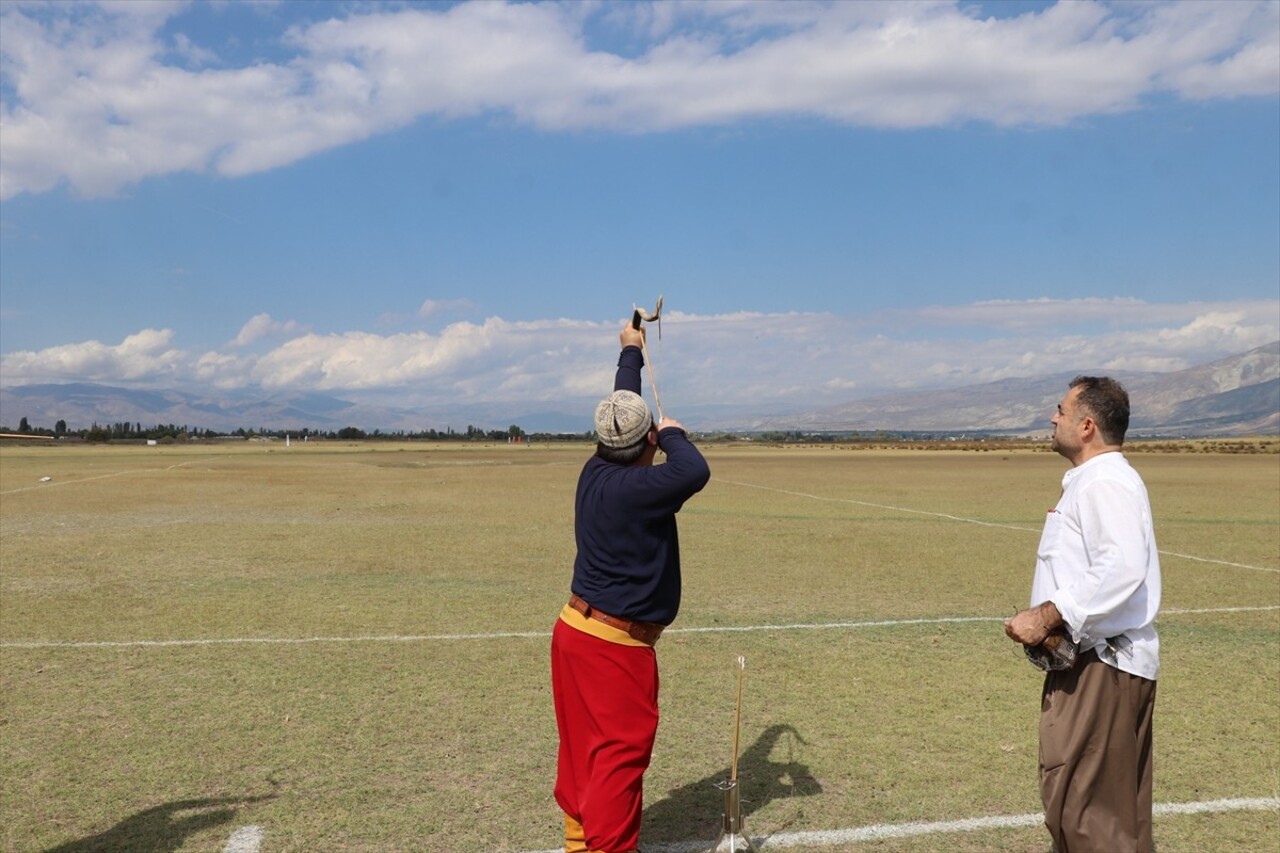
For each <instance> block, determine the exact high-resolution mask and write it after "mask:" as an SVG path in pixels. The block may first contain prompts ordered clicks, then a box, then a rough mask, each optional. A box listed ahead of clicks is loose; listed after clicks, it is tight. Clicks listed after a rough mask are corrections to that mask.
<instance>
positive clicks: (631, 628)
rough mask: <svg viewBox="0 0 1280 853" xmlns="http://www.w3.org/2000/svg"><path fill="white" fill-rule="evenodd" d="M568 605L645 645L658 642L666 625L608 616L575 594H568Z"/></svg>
mask: <svg viewBox="0 0 1280 853" xmlns="http://www.w3.org/2000/svg"><path fill="white" fill-rule="evenodd" d="M569 606H570V607H572V608H573V609H574V610H576V611H578V612H579V613H581V614H582V615H583V616H586V617H587V618H588V619H595V620H596V621H597V622H603V623H604V624H606V625H608V626H609V627H610V628H617V629H618V630H619V631H626V632H627V636H629V637H630V638H631V639H633V640H639V641H640V642H642V643H644V644H645V645H649V646H652V645H653V644H654V643H656V642H658V637H659V636H661V634H662V629H663V628H665V627H667V626H666V625H659V624H658V623H656V622H634V621H632V620H630V619H623V618H622V617H620V616H610V615H609V614H608V613H604V612H602V611H599V610H596V609H595V608H594V607H592V606H591V605H590V604H587V603H586V602H585V601H583V600H582V599H581V598H578V596H577V595H570V596H569Z"/></svg>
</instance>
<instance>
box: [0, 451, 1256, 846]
mask: <svg viewBox="0 0 1280 853" xmlns="http://www.w3.org/2000/svg"><path fill="white" fill-rule="evenodd" d="M587 452H588V451H587V450H586V449H585V448H583V447H572V448H546V447H525V448H508V447H504V446H494V447H490V448H466V449H462V448H457V447H447V446H446V447H438V446H423V445H354V444H353V445H347V444H339V443H329V444H323V445H311V446H306V447H299V446H297V445H295V446H294V447H293V448H291V449H290V450H288V451H285V449H284V448H283V447H282V446H280V445H252V446H249V445H246V446H239V447H228V446H220V447H216V448H212V449H210V448H200V447H195V446H187V447H182V446H174V447H165V448H140V447H134V448H112V447H106V448H88V447H61V446H57V447H48V446H45V447H13V446H6V447H3V448H0V536H2V540H0V541H2V545H0V640H2V641H3V642H5V643H7V644H13V643H22V642H32V641H48V642H77V641H79V642H100V641H107V642H126V643H127V642H134V641H165V640H173V639H177V640H213V641H222V640H227V639H235V638H258V639H265V638H280V639H304V638H315V637H327V638H345V639H346V640H347V641H342V642H339V641H333V642H312V643H286V644H263V643H235V644H229V643H222V642H216V643H213V644H208V645H159V646H139V645H128V646H106V647H102V646H96V647H50V646H41V647H37V648H23V647H17V646H14V645H6V646H5V647H3V648H0V688H2V689H3V695H2V698H0V767H3V770H2V771H0V772H2V773H3V779H2V781H0V813H2V814H3V816H4V820H3V827H4V828H3V834H0V849H3V850H6V851H24V853H25V851H50V850H58V851H60V853H87V851H90V850H133V851H136V850H142V851H159V850H165V851H171V850H190V851H195V850H221V849H222V846H223V845H224V844H225V842H226V839H227V838H228V837H229V835H230V834H231V832H232V831H233V830H234V829H235V828H236V827H239V826H243V825H246V824H257V825H259V826H261V827H263V829H264V831H265V833H266V839H265V841H264V843H263V851H264V853H275V851H286V850H287V851H316V850H325V851H398V850H405V851H409V850H423V851H441V853H488V852H489V851H523V850H542V849H547V848H550V847H553V846H554V845H555V844H556V842H557V833H558V831H559V816H558V813H557V811H556V808H555V805H554V802H553V801H552V799H551V796H550V786H551V781H552V775H553V772H554V749H555V730H554V720H553V717H552V713H551V701H550V691H549V686H548V672H547V668H548V663H547V659H548V654H547V645H548V635H549V631H550V626H551V622H552V620H553V619H554V614H555V613H556V612H557V610H558V608H559V606H560V604H561V603H562V601H563V598H564V597H565V594H566V592H567V585H568V579H569V572H570V564H571V561H572V556H573V553H572V548H573V543H572V521H573V519H572V498H573V488H574V483H575V481H576V477H577V472H578V469H579V467H580V465H581V462H582V460H583V458H584V456H585V454H586V453H587ZM707 454H708V458H709V460H710V462H711V465H712V471H713V480H712V482H711V484H710V485H709V486H708V487H707V489H706V491H705V492H704V493H703V494H702V495H700V496H698V497H697V498H695V499H694V500H693V501H692V502H690V504H689V505H688V506H687V507H686V509H685V511H684V513H683V514H682V516H681V535H682V544H683V548H684V554H685V600H684V606H683V609H682V612H681V616H680V619H679V620H678V622H677V625H676V628H677V629H679V630H674V631H672V632H669V633H668V634H667V635H666V636H665V637H664V638H663V640H662V642H661V644H660V646H659V656H660V659H661V662H662V677H663V694H662V709H663V722H662V727H661V730H660V732H659V739H658V747H657V755H656V757H655V763H654V767H653V769H652V770H651V772H650V774H649V776H648V777H647V802H648V807H647V809H646V816H645V830H644V835H643V840H644V841H645V843H647V844H649V845H650V846H655V847H656V846H660V845H664V844H667V843H669V842H670V843H675V842H685V841H689V840H692V839H699V838H705V839H707V840H708V841H709V840H710V838H711V837H712V836H713V835H714V833H715V832H716V831H717V830H718V827H719V809H720V796H721V795H720V794H719V792H718V791H716V790H715V789H714V788H713V787H712V785H711V782H712V781H713V780H714V779H716V778H719V777H722V776H723V775H724V774H725V773H726V772H727V768H728V764H729V759H730V755H729V753H730V734H731V728H730V724H731V719H732V710H733V686H734V671H733V660H734V658H735V657H736V655H738V654H744V655H746V656H747V658H748V671H747V699H746V702H745V706H744V712H743V713H744V716H743V722H744V728H743V750H744V751H743V756H742V760H741V769H742V773H743V796H744V798H745V799H746V800H747V802H746V809H747V810H748V815H747V825H748V828H749V829H750V830H751V832H752V833H754V834H757V835H766V834H772V833H778V832H796V831H803V830H823V829H840V828H847V827H858V826H866V825H872V824H885V823H900V822H913V821H947V820H958V819H961V818H966V817H977V816H990V815H1021V814H1027V813H1033V812H1035V811H1038V809H1039V803H1038V797H1037V794H1036V790H1035V780H1034V777H1035V751H1036V747H1035V714H1036V708H1037V706H1038V701H1037V697H1038V678H1037V677H1036V675H1035V673H1034V672H1033V671H1032V670H1031V668H1030V667H1029V666H1028V665H1027V664H1026V663H1025V661H1023V660H1022V659H1021V658H1020V656H1019V654H1018V653H1016V650H1014V649H1013V648H1012V646H1011V644H1009V643H1008V641H1007V640H1005V639H1004V638H1003V635H1002V633H1001V631H1000V629H999V624H998V621H997V620H998V618H999V617H1001V616H1003V615H1006V614H1007V613H1009V612H1011V611H1012V610H1013V609H1014V608H1015V607H1018V606H1020V605H1022V604H1023V603H1024V601H1025V598H1026V595H1027V589H1028V585H1029V581H1030V573H1031V563H1032V559H1033V552H1034V548H1035V543H1036V541H1037V538H1038V534H1039V525H1040V523H1041V520H1042V517H1043V512H1044V508H1045V507H1046V506H1048V505H1049V504H1051V503H1052V502H1053V500H1054V499H1055V498H1056V495H1057V491H1058V489H1057V484H1058V481H1059V479H1060V477H1061V474H1062V471H1063V463H1062V462H1061V460H1059V459H1058V458H1057V457H1055V456H1053V455H1052V454H1047V453H1043V452H1034V451H1030V450H1027V451H1008V452H997V453H973V452H967V451H944V452H928V453H926V452H909V451H898V452H890V451H879V450H861V451H858V452H845V451H842V450H841V449H837V448H819V449H813V448H805V449H786V450H774V449H767V448H750V447H731V446H720V445H716V446H711V447H708V448H707ZM1134 458H1135V464H1136V465H1137V466H1138V467H1139V469H1140V470H1141V471H1142V472H1143V474H1144V477H1145V478H1146V480H1147V483H1148V486H1149V488H1150V491H1151V493H1152V499H1153V503H1154V506H1155V511H1156V514H1157V517H1158V518H1157V525H1158V527H1157V532H1158V534H1159V536H1160V540H1161V546H1162V549H1163V550H1164V551H1166V552H1167V555H1166V557H1165V558H1164V570H1165V586H1166V598H1165V610H1166V615H1165V617H1164V618H1163V619H1162V621H1161V634H1162V639H1163V645H1164V667H1165V669H1164V674H1163V676H1162V679H1161V685H1160V702H1159V705H1158V708H1157V762H1158V763H1157V791H1156V798H1157V800H1158V801H1160V802H1192V801H1204V800H1216V799H1221V798H1236V797H1275V796H1277V794H1278V793H1280V734H1277V733H1278V732H1280V703H1278V702H1277V700H1276V696H1277V695H1280V611H1277V610H1263V611H1256V610H1254V611H1244V612H1214V613H1200V614H1196V613H1179V612H1178V611H1187V610H1200V609H1217V608H1229V607H1258V606H1264V607H1276V606H1278V605H1280V582H1278V580H1277V574H1276V571H1275V570H1276V568H1277V564H1278V563H1280V505H1278V504H1277V500H1276V495H1277V493H1276V483H1277V482H1280V458H1277V457H1276V456H1275V455H1270V454H1261V455H1250V456H1246V455H1239V454H1234V453H1223V454H1203V453H1196V454H1192V455H1187V454H1182V455H1175V454H1166V453H1151V454H1144V453H1136V454H1134ZM46 476H48V477H51V478H52V479H51V480H50V481H49V482H47V483H41V482H40V479H41V478H42V477H46ZM975 522H979V523H975ZM1175 554H1178V555H1187V556H1174V555H1175ZM1188 557H1202V558H1208V559H1213V560H1218V561H1225V562H1226V563H1235V564H1239V565H1237V566H1231V565H1224V564H1223V563H1221V562H1202V561H1198V560H1193V559H1189V558H1188ZM1241 566H1251V567H1253V568H1242V567H1241ZM942 617H961V618H971V617H977V618H978V619H980V620H986V621H967V622H947V623H939V622H930V623H923V624H914V625H905V624H898V625H882V626H865V627H809V628H796V627H790V628H787V627H778V628H775V629H771V630H753V631H743V632H724V631H719V632H717V631H707V632H702V631H698V630H693V629H704V628H705V629H715V628H726V627H752V626H788V625H792V626H794V625H801V624H803V625H820V624H822V623H831V622H845V623H848V622H871V621H883V620H889V621H892V620H909V619H938V618H942ZM503 634H506V636H503ZM511 634H517V635H519V636H511ZM457 635H493V636H488V637H469V638H468V637H458V636H457ZM396 636H399V637H406V638H409V639H401V640H390V639H385V638H388V637H396ZM446 636H448V637H456V638H454V639H442V637H446ZM361 637H369V638H384V639H366V640H358V639H353V638H361ZM431 637H435V638H436V639H423V638H431ZM1156 829H1157V839H1158V841H1159V843H1160V845H1161V851H1162V853H1170V851H1175V852H1176V851H1180V850H1183V851H1199V850H1209V849H1213V850H1241V851H1248V850H1254V849H1258V848H1257V845H1258V843H1259V842H1260V841H1261V840H1262V839H1267V838H1270V839H1274V838H1276V837H1277V836H1280V817H1278V815H1277V813H1276V812H1275V811H1260V812H1259V811H1242V812H1233V813H1228V814H1222V815H1200V816H1196V815H1189V816H1178V817H1161V818H1158V819H1157V825H1156ZM1047 846H1048V845H1047V843H1046V840H1045V836H1044V834H1043V831H1042V830H1040V829H1039V828H1036V827H1023V828H1013V829H1001V830H997V829H989V830H982V831H976V832H972V833H964V834H959V835H957V834H950V835H933V836H928V835H926V836H919V837H915V838H910V839H899V840H895V841H876V842H872V841H867V842H860V843H853V842H850V843H848V844H847V845H846V846H844V847H831V848H826V849H830V850H847V851H865V850H876V851H900V850H901V851H905V850H912V851H918V850H948V851H951V850H960V851H966V850H972V851H978V850H983V851H985V850H1010V851H1036V853H1043V851H1044V850H1045V849H1047ZM766 849H767V848H766Z"/></svg>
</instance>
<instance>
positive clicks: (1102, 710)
mask: <svg viewBox="0 0 1280 853" xmlns="http://www.w3.org/2000/svg"><path fill="white" fill-rule="evenodd" d="M1155 704H1156V683H1155V682H1154V681H1149V680H1147V679H1145V678H1140V677H1139V676H1136V675H1130V674H1129V673H1127V672H1121V671H1120V670H1118V669H1115V668H1113V667H1110V666H1108V665H1107V664H1105V663H1103V662H1102V661H1100V660H1098V656H1097V654H1095V653H1094V652H1092V651H1090V652H1089V653H1087V654H1085V655H1081V657H1080V661H1079V662H1078V663H1077V664H1076V666H1075V668H1074V669H1070V670H1067V671H1065V672H1051V673H1049V674H1048V675H1047V676H1046V677H1045V681H1044V693H1043V695H1042V699H1041V707H1040V795H1041V797H1042V798H1043V799H1044V823H1045V826H1047V827H1048V829H1049V834H1050V835H1051V836H1053V843H1054V847H1055V849H1056V850H1057V853H1151V850H1152V842H1151V777H1152V770H1151V742H1152V738H1151V722H1152V715H1153V712H1154V710H1155Z"/></svg>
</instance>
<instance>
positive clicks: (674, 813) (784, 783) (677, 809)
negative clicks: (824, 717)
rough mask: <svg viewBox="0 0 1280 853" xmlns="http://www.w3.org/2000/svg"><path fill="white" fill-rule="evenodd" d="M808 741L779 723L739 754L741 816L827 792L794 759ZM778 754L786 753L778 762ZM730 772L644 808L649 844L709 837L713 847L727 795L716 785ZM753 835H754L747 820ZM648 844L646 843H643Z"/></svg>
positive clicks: (727, 770)
mask: <svg viewBox="0 0 1280 853" xmlns="http://www.w3.org/2000/svg"><path fill="white" fill-rule="evenodd" d="M796 743H800V744H803V743H804V739H803V738H801V737H800V733H799V732H797V731H796V729H795V727H794V726H789V725H777V726H770V727H769V728H767V729H765V730H764V732H763V733H762V734H761V735H760V737H758V738H756V742H755V743H753V744H752V745H751V746H749V747H747V750H746V751H745V752H743V753H742V754H741V755H740V756H738V791H739V797H740V800H741V811H742V817H743V818H744V820H745V818H746V817H747V816H749V815H750V814H751V813H752V812H754V811H756V810H758V809H761V808H763V807H764V806H765V805H767V804H768V803H770V802H772V801H773V800H776V799H781V798H785V797H809V796H813V795H814V794H821V793H822V786H821V785H819V784H818V780H817V779H814V778H813V776H811V775H809V768H808V767H806V766H805V765H804V764H800V763H798V762H796V761H792V760H791V759H790V753H791V748H792V747H793V746H794V745H795V744H796ZM778 753H783V754H785V755H787V756H788V757H787V759H786V760H784V761H776V760H774V757H776V755H777V754H778ZM729 772H730V768H729V766H728V765H726V766H725V768H724V770H722V771H720V772H718V773H715V774H713V775H711V776H706V777H704V778H702V779H699V780H698V781H696V782H690V783H689V784H687V785H682V786H680V787H679V788H676V789H674V790H672V791H671V792H670V793H669V794H668V795H667V796H666V797H665V798H663V799H661V800H659V801H657V802H655V803H654V804H653V805H651V806H649V807H648V808H646V809H645V810H644V830H643V831H642V832H641V836H642V838H643V840H644V842H645V843H649V844H654V843H667V842H675V841H686V842H687V841H689V840H690V839H706V840H707V844H708V846H709V845H710V844H711V843H712V842H714V841H715V839H716V838H717V837H718V836H719V834H720V830H721V828H722V826H723V815H724V799H725V798H724V791H723V790H722V789H721V788H718V787H716V785H717V783H724V782H725V781H726V780H728V778H729ZM745 825H746V828H747V832H748V834H754V831H753V830H752V827H751V822H750V821H745ZM642 846H643V845H642Z"/></svg>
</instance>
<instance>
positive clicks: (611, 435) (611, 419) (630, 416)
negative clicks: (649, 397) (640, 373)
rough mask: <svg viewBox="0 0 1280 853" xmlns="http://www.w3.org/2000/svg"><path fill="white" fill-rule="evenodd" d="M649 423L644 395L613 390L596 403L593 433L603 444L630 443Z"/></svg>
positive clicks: (643, 434) (647, 428)
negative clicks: (594, 429)
mask: <svg viewBox="0 0 1280 853" xmlns="http://www.w3.org/2000/svg"><path fill="white" fill-rule="evenodd" d="M652 423H653V415H651V414H649V407H648V406H647V405H645V402H644V398H643V397H641V396H640V395H639V394H637V393H635V392H634V391H614V392H613V393H612V394H610V395H609V396H608V397H605V398H604V399H603V400H601V401H600V405H598V406H596V435H597V436H598V437H599V439H600V443H601V444H603V445H604V446H605V447H630V446H631V445H633V444H635V443H636V442H637V441H639V440H640V439H642V438H644V436H645V433H647V432H648V431H649V425H650V424H652Z"/></svg>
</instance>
